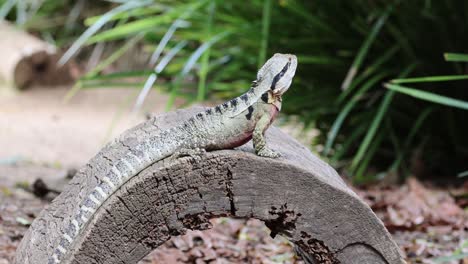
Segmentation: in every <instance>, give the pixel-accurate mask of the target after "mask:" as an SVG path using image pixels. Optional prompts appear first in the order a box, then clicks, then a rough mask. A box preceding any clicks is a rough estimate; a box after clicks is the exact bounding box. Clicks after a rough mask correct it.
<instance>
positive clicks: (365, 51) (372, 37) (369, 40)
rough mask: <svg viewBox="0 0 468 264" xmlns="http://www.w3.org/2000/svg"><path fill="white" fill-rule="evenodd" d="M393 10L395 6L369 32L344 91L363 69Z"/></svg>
mask: <svg viewBox="0 0 468 264" xmlns="http://www.w3.org/2000/svg"><path fill="white" fill-rule="evenodd" d="M392 10H393V6H390V7H388V8H387V9H386V10H385V11H384V13H383V14H382V15H381V16H380V17H379V19H378V20H377V21H376V22H375V24H374V26H373V27H372V30H371V31H370V32H369V35H368V36H367V38H366V40H365V41H364V43H363V44H362V46H361V48H360V49H359V51H358V54H357V56H356V58H355V59H354V61H353V64H352V65H351V68H349V71H348V73H347V74H346V77H345V79H344V81H343V84H342V85H341V89H342V90H346V89H348V87H349V85H350V84H351V82H352V81H353V79H354V77H355V76H356V74H357V72H358V70H359V68H360V67H361V65H362V63H363V61H364V59H365V57H366V55H367V54H368V53H369V49H370V47H371V45H372V44H373V43H374V41H375V39H376V38H377V35H378V34H379V32H380V30H381V29H382V27H383V25H384V24H385V21H386V20H387V18H388V16H389V15H390V13H391V11H392Z"/></svg>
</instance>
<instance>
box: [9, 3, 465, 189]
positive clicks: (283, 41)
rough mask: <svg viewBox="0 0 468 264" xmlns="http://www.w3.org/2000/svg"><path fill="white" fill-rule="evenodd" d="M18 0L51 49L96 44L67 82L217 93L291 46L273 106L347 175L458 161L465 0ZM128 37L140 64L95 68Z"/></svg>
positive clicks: (436, 171) (393, 173)
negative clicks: (35, 0) (283, 87)
mask: <svg viewBox="0 0 468 264" xmlns="http://www.w3.org/2000/svg"><path fill="white" fill-rule="evenodd" d="M16 2H18V3H19V2H21V1H5V0H3V1H0V4H1V5H0V6H1V9H0V15H2V16H6V17H7V18H8V19H9V20H12V21H16V22H17V24H19V25H20V26H23V27H25V28H27V29H28V30H29V31H31V32H35V34H38V35H40V36H41V37H42V38H44V39H46V40H49V41H51V42H55V43H56V44H57V45H58V46H60V47H62V48H63V49H68V51H67V53H65V55H64V58H63V60H62V62H65V61H67V60H68V59H69V58H71V57H75V58H76V55H77V54H78V57H77V58H78V59H81V60H87V59H88V58H89V57H91V56H92V54H93V50H95V49H96V48H97V47H98V46H99V45H101V46H100V49H104V50H106V51H107V52H106V53H104V55H103V56H104V58H102V62H101V63H99V64H98V65H96V67H95V68H94V69H91V70H90V71H88V72H87V73H86V74H85V75H83V77H82V78H81V79H80V80H79V81H78V83H77V85H75V87H74V89H73V92H72V93H71V95H72V94H73V93H74V92H76V91H77V90H78V89H80V88H91V87H102V86H115V85H127V86H128V85H131V86H133V87H135V88H136V89H142V91H144V92H142V93H141V94H140V97H139V99H138V100H143V99H144V97H145V93H146V91H145V90H147V89H148V88H150V87H152V86H154V84H155V83H156V82H157V83H158V85H159V86H163V87H164V89H165V90H166V91H168V92H169V93H170V94H171V98H170V100H169V102H168V109H170V108H172V107H173V103H174V99H175V98H176V97H184V98H186V99H188V102H194V101H202V100H206V99H216V98H220V99H224V98H229V97H233V96H237V95H239V93H241V92H243V91H246V90H247V89H248V88H249V86H250V83H251V81H253V79H254V78H255V72H256V70H257V68H258V67H259V65H261V64H262V63H263V62H264V61H265V60H266V59H268V57H269V56H271V55H272V54H273V53H276V52H282V53H294V54H296V55H297V56H298V59H299V67H298V72H297V75H296V78H295V80H294V83H293V87H292V89H290V90H289V92H288V93H287V94H286V95H285V96H284V97H285V103H284V112H285V113H287V114H288V115H290V116H298V117H299V119H300V120H301V121H302V122H304V123H305V124H306V126H307V128H314V127H315V128H318V129H319V130H320V134H319V136H318V137H317V138H316V139H315V140H314V142H311V144H313V145H315V146H316V147H317V149H318V150H319V151H320V152H321V154H322V157H324V158H326V159H328V161H330V162H331V163H332V164H333V165H335V167H337V168H340V169H342V171H343V173H344V174H345V175H348V176H350V177H351V178H352V179H353V180H355V181H356V182H367V181H370V180H372V181H373V180H382V179H387V180H389V181H397V180H401V179H402V178H403V177H405V176H407V175H410V174H416V175H418V176H421V177H425V178H428V177H429V178H432V179H434V180H437V181H438V182H447V181H452V182H453V181H454V180H455V181H463V180H464V179H463V178H462V177H461V176H463V175H464V174H466V173H465V171H467V170H468V137H467V136H466V135H467V134H468V122H467V121H468V120H467V119H468V118H467V112H466V111H467V109H468V102H467V101H468V89H467V81H466V79H468V75H467V74H468V73H467V71H468V68H467V56H466V55H463V53H468V46H467V42H468V27H467V25H468V2H467V1H463V0H459V1H456V0H454V1H431V0H413V1H395V0H394V1H384V0H373V1H371V0H355V1H298V0H280V1H273V0H257V1H249V3H248V4H247V3H246V2H244V1H218V0H203V1H113V2H104V1H53V0H46V1H43V2H42V4H40V5H39V6H37V7H36V6H32V5H29V4H28V5H26V4H18V3H16ZM10 6H11V8H9V7H10ZM172 29H173V30H172ZM83 32H85V33H83ZM165 36H166V39H167V43H165V42H164V41H161V40H162V39H164V37H165ZM78 37H80V38H78ZM135 47H138V49H141V50H143V51H144V52H147V54H148V56H147V58H148V61H147V62H146V63H147V64H146V65H147V66H146V68H135V69H122V70H118V71H114V72H111V73H109V72H108V71H103V70H104V69H106V67H108V66H109V65H111V64H113V63H114V62H116V61H117V60H118V59H119V58H120V57H121V56H123V55H124V54H125V52H127V51H129V50H130V51H131V50H132V48H135ZM171 53H172V55H174V57H173V58H170V57H171V56H168V54H171ZM444 54H445V55H446V56H445V57H444ZM159 55H160V56H159ZM165 56H166V57H165ZM150 58H153V60H151V59H150ZM157 58H159V60H156V59H157ZM164 58H167V59H168V61H169V59H171V60H170V61H169V63H168V64H167V65H165V64H164V63H160V62H161V61H164ZM158 63H159V65H160V67H159V68H158V67H157V65H158ZM155 66H156V68H155ZM152 74H153V76H158V78H157V80H151V78H150V80H148V79H147V78H148V77H149V76H151V75H152ZM414 77H426V78H422V79H408V78H414ZM403 78H406V79H403ZM153 79H154V78H153ZM395 79H398V80H395ZM402 79H403V80H402ZM392 80H393V81H392ZM145 83H146V85H145ZM385 83H391V84H387V85H384V84H385ZM145 86H146V88H143V87H145ZM408 86H409V87H408Z"/></svg>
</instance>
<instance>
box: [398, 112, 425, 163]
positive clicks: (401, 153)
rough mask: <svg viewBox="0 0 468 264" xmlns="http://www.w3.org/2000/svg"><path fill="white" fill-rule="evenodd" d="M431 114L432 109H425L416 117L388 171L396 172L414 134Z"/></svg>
mask: <svg viewBox="0 0 468 264" xmlns="http://www.w3.org/2000/svg"><path fill="white" fill-rule="evenodd" d="M431 113H432V108H426V109H424V111H423V112H422V113H421V114H420V115H419V116H418V119H416V121H415V122H414V125H413V126H412V127H411V129H410V131H409V133H408V136H407V137H406V139H405V142H404V143H403V149H402V150H401V151H399V152H398V155H397V158H396V159H395V161H394V162H393V164H392V165H391V166H390V170H393V171H396V170H397V169H398V168H399V167H400V164H401V162H402V161H403V158H404V157H405V153H406V152H407V151H408V148H409V147H410V145H411V142H413V139H414V137H415V136H416V133H417V132H418V131H419V130H420V128H421V126H422V125H423V124H424V121H425V120H426V118H427V117H428V116H429V114H431Z"/></svg>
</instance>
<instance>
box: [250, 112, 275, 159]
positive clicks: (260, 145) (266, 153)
mask: <svg viewBox="0 0 468 264" xmlns="http://www.w3.org/2000/svg"><path fill="white" fill-rule="evenodd" d="M270 122H271V117H270V116H269V115H268V114H264V115H263V116H262V117H261V118H260V119H259V120H258V121H257V124H256V125H255V129H254V131H253V134H252V140H253V145H254V148H255V153H257V155H258V156H261V157H267V158H278V157H280V156H281V155H280V154H279V153H277V152H275V151H273V150H271V149H269V148H268V146H267V144H266V140H265V131H266V129H267V128H268V126H269V125H270Z"/></svg>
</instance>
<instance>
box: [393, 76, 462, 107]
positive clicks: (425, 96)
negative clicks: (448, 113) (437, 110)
mask: <svg viewBox="0 0 468 264" xmlns="http://www.w3.org/2000/svg"><path fill="white" fill-rule="evenodd" d="M384 86H385V87H386V88H388V89H390V90H393V91H396V92H399V93H403V94H406V95H409V96H412V97H415V98H418V99H421V100H425V101H429V102H433V103H437V104H441V105H446V106H451V107H456V108H460V109H464V110H468V102H466V101H461V100H458V99H454V98H450V97H446V96H443V95H438V94H435V93H430V92H426V91H421V90H417V89H413V88H409V87H405V86H400V85H396V84H390V83H387V84H385V85H384Z"/></svg>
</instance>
